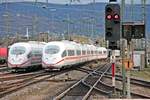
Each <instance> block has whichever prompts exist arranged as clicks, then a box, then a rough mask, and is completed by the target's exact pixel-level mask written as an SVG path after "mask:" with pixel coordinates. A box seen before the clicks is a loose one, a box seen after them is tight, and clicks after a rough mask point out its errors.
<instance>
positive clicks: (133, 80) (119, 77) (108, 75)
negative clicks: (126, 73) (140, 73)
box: [77, 68, 150, 88]
mask: <svg viewBox="0 0 150 100" xmlns="http://www.w3.org/2000/svg"><path fill="white" fill-rule="evenodd" d="M77 70H79V71H82V72H85V73H90V72H92V71H93V70H91V69H86V68H79V69H77ZM96 73H97V74H102V73H103V72H102V71H96ZM104 77H106V78H112V74H111V73H109V72H107V73H106V74H105V76H104ZM115 78H116V80H118V81H122V75H115ZM131 84H134V85H138V86H141V87H146V88H150V81H145V80H141V79H136V78H131Z"/></svg>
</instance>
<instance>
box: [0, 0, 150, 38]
mask: <svg viewBox="0 0 150 100" xmlns="http://www.w3.org/2000/svg"><path fill="white" fill-rule="evenodd" d="M105 5H106V4H105V3H96V4H86V5H60V4H45V3H37V4H34V3H32V2H16V3H7V6H6V4H5V3H3V4H0V35H1V36H6V35H12V36H13V35H14V34H16V33H19V34H26V31H27V28H28V31H29V35H31V36H32V35H34V34H38V33H39V32H49V34H52V35H56V34H58V35H64V34H67V33H68V31H69V34H78V35H86V36H94V37H96V36H97V35H101V36H102V35H103V34H104V27H105V25H104V9H105ZM133 10H134V16H133V19H134V20H141V19H142V16H141V12H142V9H141V6H140V5H134V7H133ZM149 10H150V5H147V7H146V12H147V23H146V25H147V33H150V28H148V27H150V20H149V18H150V13H148V11H149ZM124 20H125V21H130V20H131V7H130V5H127V7H126V12H125V17H124Z"/></svg>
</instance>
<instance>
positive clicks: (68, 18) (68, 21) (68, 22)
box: [67, 14, 71, 40]
mask: <svg viewBox="0 0 150 100" xmlns="http://www.w3.org/2000/svg"><path fill="white" fill-rule="evenodd" d="M69 32H70V15H69V14H67V37H68V40H69V39H71V36H69V35H70V33H69Z"/></svg>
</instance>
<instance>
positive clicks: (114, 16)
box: [105, 4, 120, 49]
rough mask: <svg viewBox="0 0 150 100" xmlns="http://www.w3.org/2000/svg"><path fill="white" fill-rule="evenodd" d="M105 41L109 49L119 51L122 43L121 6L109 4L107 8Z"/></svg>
mask: <svg viewBox="0 0 150 100" xmlns="http://www.w3.org/2000/svg"><path fill="white" fill-rule="evenodd" d="M105 39H106V40H108V41H109V47H108V48H109V49H117V48H118V45H117V42H118V41H120V5H119V4H108V5H106V7H105Z"/></svg>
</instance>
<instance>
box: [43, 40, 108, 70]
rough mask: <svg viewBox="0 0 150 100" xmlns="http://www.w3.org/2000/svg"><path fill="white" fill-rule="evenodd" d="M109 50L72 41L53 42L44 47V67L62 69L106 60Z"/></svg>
mask: <svg viewBox="0 0 150 100" xmlns="http://www.w3.org/2000/svg"><path fill="white" fill-rule="evenodd" d="M107 56H108V53H107V49H106V48H104V47H96V46H94V45H88V44H79V43H75V42H72V41H53V42H49V43H47V44H46V45H45V46H44V49H43V57H42V66H43V68H45V69H58V70H59V69H61V68H66V67H68V66H69V67H70V66H71V65H74V64H79V63H83V62H87V61H91V60H96V59H106V58H107Z"/></svg>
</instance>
